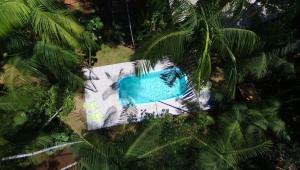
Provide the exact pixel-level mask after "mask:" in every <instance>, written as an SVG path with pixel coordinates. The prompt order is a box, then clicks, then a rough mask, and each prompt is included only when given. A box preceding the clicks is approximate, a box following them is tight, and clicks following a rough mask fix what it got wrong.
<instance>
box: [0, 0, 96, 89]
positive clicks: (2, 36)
mask: <svg viewBox="0 0 300 170" xmlns="http://www.w3.org/2000/svg"><path fill="white" fill-rule="evenodd" d="M0 11H1V12H0V25H1V26H0V41H1V40H3V43H4V49H3V50H4V51H5V54H6V57H5V60H6V61H8V62H7V64H8V65H9V67H13V68H16V69H17V70H19V71H21V72H23V73H25V74H26V73H27V74H30V75H31V76H32V75H33V76H35V77H37V78H38V79H40V80H49V81H50V83H58V84H61V85H63V86H66V87H69V88H72V89H74V88H75V89H76V88H78V87H79V86H81V83H82V80H81V78H80V77H79V76H78V73H79V72H80V71H79V67H78V66H79V64H80V60H81V58H79V56H78V55H76V54H75V53H74V49H81V50H83V52H85V53H86V54H87V51H88V49H89V48H94V47H95V44H94V42H93V41H92V40H91V38H90V37H89V35H88V33H87V32H85V31H84V29H83V28H82V27H81V26H80V25H79V24H77V23H76V22H75V21H74V19H73V18H72V17H71V15H70V13H69V12H68V11H67V10H66V9H65V8H64V7H63V6H62V5H61V4H59V3H58V2H56V1H54V0H50V1H48V0H47V1H46V0H30V1H25V0H21V1H19V0H1V1H0ZM6 77H9V76H6Z"/></svg>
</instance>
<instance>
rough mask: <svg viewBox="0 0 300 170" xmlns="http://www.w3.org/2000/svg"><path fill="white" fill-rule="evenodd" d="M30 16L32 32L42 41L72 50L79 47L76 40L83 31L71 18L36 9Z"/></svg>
mask: <svg viewBox="0 0 300 170" xmlns="http://www.w3.org/2000/svg"><path fill="white" fill-rule="evenodd" d="M32 15H33V17H32V27H33V31H34V32H35V33H36V34H37V35H39V36H42V39H43V41H45V42H55V43H56V44H60V45H64V44H68V45H69V46H70V47H73V48H77V47H79V42H78V39H77V38H79V37H80V35H81V34H82V32H83V29H82V28H81V27H80V26H79V25H78V24H77V23H76V22H75V21H74V20H73V19H72V18H70V17H68V16H66V15H63V14H61V13H55V12H49V11H45V10H43V9H41V8H38V7H37V8H35V9H34V10H33V14H32ZM76 37H77V38H76Z"/></svg>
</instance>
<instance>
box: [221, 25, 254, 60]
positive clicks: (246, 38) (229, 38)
mask: <svg viewBox="0 0 300 170" xmlns="http://www.w3.org/2000/svg"><path fill="white" fill-rule="evenodd" d="M219 34H220V35H219V37H220V38H221V39H220V40H219V41H220V42H221V43H222V44H221V47H220V48H219V49H223V50H222V51H223V52H224V51H226V48H227V47H228V48H229V49H230V50H231V51H232V52H233V54H235V55H238V54H243V55H247V54H251V53H252V52H253V51H254V50H256V49H257V47H258V42H259V38H258V36H257V35H256V34H255V33H254V32H252V31H250V30H246V29H240V28H222V29H221V30H220V32H219ZM222 46H227V47H222Z"/></svg>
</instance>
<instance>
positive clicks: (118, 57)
mask: <svg viewBox="0 0 300 170" xmlns="http://www.w3.org/2000/svg"><path fill="white" fill-rule="evenodd" d="M133 53H134V51H133V50H132V49H130V48H127V47H124V46H121V45H118V46H116V47H110V46H108V45H102V46H101V50H99V51H98V52H97V54H96V58H97V62H96V63H95V65H94V67H98V66H103V65H110V64H116V63H123V62H128V61H131V56H132V55H133Z"/></svg>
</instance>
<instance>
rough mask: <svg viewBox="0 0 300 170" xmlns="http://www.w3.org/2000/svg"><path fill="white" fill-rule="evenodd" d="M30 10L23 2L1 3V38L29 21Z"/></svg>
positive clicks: (2, 1) (6, 0) (3, 0)
mask: <svg viewBox="0 0 300 170" xmlns="http://www.w3.org/2000/svg"><path fill="white" fill-rule="evenodd" d="M29 16H30V9H29V8H28V7H27V6H26V5H25V4H24V2H23V1H21V0H1V1H0V38H1V37H3V36H5V35H6V34H7V33H8V32H10V31H11V30H12V29H13V28H15V27H19V26H23V25H25V24H26V23H27V22H28V21H29Z"/></svg>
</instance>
